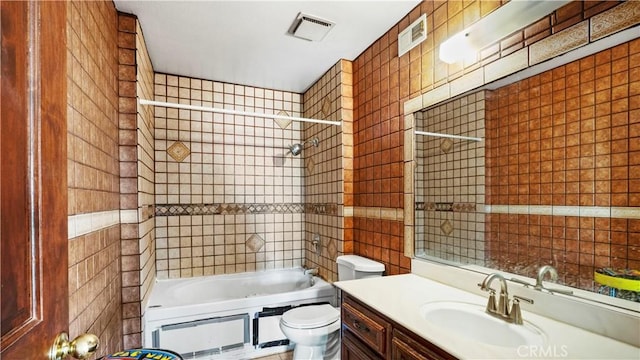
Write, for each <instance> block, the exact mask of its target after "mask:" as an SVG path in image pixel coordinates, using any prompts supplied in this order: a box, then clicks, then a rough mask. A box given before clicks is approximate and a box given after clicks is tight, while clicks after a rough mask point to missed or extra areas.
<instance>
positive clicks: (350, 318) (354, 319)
mask: <svg viewBox="0 0 640 360" xmlns="http://www.w3.org/2000/svg"><path fill="white" fill-rule="evenodd" d="M342 324H343V326H345V327H347V328H348V329H349V330H350V331H351V332H352V333H353V334H354V335H355V336H356V337H358V338H359V339H360V340H362V341H363V342H364V343H365V344H367V345H368V346H369V347H371V349H373V350H375V351H376V352H378V353H379V354H380V355H382V356H383V357H386V356H385V355H386V351H387V339H388V336H389V335H390V328H391V325H390V324H389V323H387V322H386V321H385V320H384V319H382V318H381V317H379V316H377V315H375V314H373V313H372V312H371V311H368V310H367V309H365V308H364V307H362V306H360V305H359V304H357V303H355V302H353V301H349V299H347V301H345V302H343V303H342Z"/></svg>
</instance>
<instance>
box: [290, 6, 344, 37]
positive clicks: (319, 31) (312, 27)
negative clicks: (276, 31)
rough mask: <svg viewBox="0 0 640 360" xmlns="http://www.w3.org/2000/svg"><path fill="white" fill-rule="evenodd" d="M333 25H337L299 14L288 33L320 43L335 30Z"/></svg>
mask: <svg viewBox="0 0 640 360" xmlns="http://www.w3.org/2000/svg"><path fill="white" fill-rule="evenodd" d="M333 25H335V24H334V23H332V22H330V21H327V20H323V19H320V18H317V17H315V16H311V15H307V14H303V13H298V16H296V19H295V20H294V21H293V24H291V27H290V28H289V31H288V32H287V33H288V34H289V35H291V36H294V37H297V38H300V39H304V40H309V41H320V40H322V39H324V37H325V36H326V35H327V33H328V32H329V30H331V28H333Z"/></svg>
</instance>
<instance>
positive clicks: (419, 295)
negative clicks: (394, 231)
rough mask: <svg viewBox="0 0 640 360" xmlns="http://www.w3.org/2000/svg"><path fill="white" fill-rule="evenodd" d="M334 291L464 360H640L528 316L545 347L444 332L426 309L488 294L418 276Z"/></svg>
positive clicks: (622, 346) (636, 351)
mask: <svg viewBox="0 0 640 360" xmlns="http://www.w3.org/2000/svg"><path fill="white" fill-rule="evenodd" d="M334 285H335V286H336V287H338V288H340V289H342V290H343V291H345V292H347V293H348V294H349V295H351V296H352V297H355V298H356V299H358V300H360V301H361V302H363V303H364V304H366V305H368V306H370V307H371V308H373V309H374V310H376V311H378V312H380V313H381V314H383V315H385V316H387V317H388V318H390V319H392V320H394V321H395V322H397V323H398V324H400V325H402V326H404V327H405V328H407V329H408V330H411V331H413V332H414V333H416V334H417V335H419V336H421V337H423V338H425V339H427V340H429V341H430V342H432V343H433V344H434V345H436V346H438V347H440V348H442V349H443V350H445V351H447V352H449V353H450V354H452V355H454V356H456V357H458V358H461V359H526V358H531V359H542V358H556V359H636V360H638V359H640V348H638V347H635V346H632V345H629V344H626V343H624V342H621V341H617V340H615V339H612V338H608V337H605V336H602V335H598V334H595V333H592V332H589V331H586V330H583V329H581V328H577V327H574V326H570V325H567V324H564V323H561V322H559V321H555V320H553V319H550V318H547V317H543V316H540V315H537V314H534V313H531V312H528V311H525V310H522V317H523V319H524V320H525V322H531V323H533V324H535V325H536V326H538V327H539V328H541V329H542V330H543V332H544V334H545V336H546V343H545V344H544V345H542V346H523V347H520V348H517V349H512V348H504V347H499V346H494V345H489V344H485V343H481V342H476V341H474V340H471V339H468V338H463V337H460V336H456V334H454V333H450V332H447V331H442V330H441V329H438V328H436V327H434V326H433V325H431V324H429V323H428V322H427V321H426V320H425V319H423V318H422V316H421V315H420V309H421V307H422V305H424V304H426V303H429V302H433V301H452V300H453V301H459V302H467V303H474V304H478V305H481V306H486V303H487V298H488V294H487V297H481V296H478V295H475V294H472V293H469V292H466V291H463V290H460V289H458V288H455V287H451V286H448V285H445V284H442V283H439V282H436V281H433V280H430V279H427V278H424V277H421V276H418V275H415V274H405V275H394V276H385V277H379V278H369V279H361V280H349V281H338V282H335V283H334ZM478 331H482V329H478Z"/></svg>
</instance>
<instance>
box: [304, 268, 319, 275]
mask: <svg viewBox="0 0 640 360" xmlns="http://www.w3.org/2000/svg"><path fill="white" fill-rule="evenodd" d="M303 273H304V274H305V275H311V276H317V275H318V269H317V268H312V269H307V268H305V269H303Z"/></svg>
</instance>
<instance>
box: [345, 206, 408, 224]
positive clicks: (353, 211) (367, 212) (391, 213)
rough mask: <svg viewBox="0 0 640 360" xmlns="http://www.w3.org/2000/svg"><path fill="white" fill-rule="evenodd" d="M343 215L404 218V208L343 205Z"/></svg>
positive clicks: (399, 219) (387, 218)
mask: <svg viewBox="0 0 640 360" xmlns="http://www.w3.org/2000/svg"><path fill="white" fill-rule="evenodd" d="M344 216H353V217H358V218H367V219H382V220H391V221H402V220H404V209H401V208H383V207H360V206H354V207H345V209H344Z"/></svg>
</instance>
